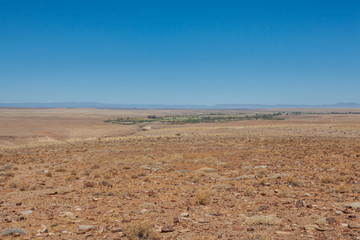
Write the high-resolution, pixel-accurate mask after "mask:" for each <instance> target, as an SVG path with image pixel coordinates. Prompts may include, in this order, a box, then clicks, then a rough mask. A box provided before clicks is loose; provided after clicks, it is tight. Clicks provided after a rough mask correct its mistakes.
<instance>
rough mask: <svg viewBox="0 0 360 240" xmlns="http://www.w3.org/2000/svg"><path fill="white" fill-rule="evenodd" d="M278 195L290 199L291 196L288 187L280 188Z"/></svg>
mask: <svg viewBox="0 0 360 240" xmlns="http://www.w3.org/2000/svg"><path fill="white" fill-rule="evenodd" d="M279 195H280V196H281V197H284V198H290V197H292V196H293V193H292V191H291V189H290V188H289V187H287V186H281V187H280V189H279Z"/></svg>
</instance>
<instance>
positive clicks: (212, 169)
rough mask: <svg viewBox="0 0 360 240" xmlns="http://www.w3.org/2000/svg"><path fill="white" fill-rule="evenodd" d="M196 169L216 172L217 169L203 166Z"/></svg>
mask: <svg viewBox="0 0 360 240" xmlns="http://www.w3.org/2000/svg"><path fill="white" fill-rule="evenodd" d="M196 171H197V172H217V171H219V170H217V169H215V168H209V167H203V168H200V169H198V170H196Z"/></svg>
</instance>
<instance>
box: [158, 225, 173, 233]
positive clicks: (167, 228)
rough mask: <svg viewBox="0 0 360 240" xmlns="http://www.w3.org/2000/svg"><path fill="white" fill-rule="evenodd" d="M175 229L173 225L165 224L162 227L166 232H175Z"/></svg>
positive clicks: (162, 230)
mask: <svg viewBox="0 0 360 240" xmlns="http://www.w3.org/2000/svg"><path fill="white" fill-rule="evenodd" d="M173 231H175V229H174V228H173V227H172V226H163V227H162V228H161V232H163V233H166V232H173Z"/></svg>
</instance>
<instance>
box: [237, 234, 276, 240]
mask: <svg viewBox="0 0 360 240" xmlns="http://www.w3.org/2000/svg"><path fill="white" fill-rule="evenodd" d="M241 240H270V237H269V235H267V234H266V233H253V234H251V235H249V236H247V237H244V238H242V239H241Z"/></svg>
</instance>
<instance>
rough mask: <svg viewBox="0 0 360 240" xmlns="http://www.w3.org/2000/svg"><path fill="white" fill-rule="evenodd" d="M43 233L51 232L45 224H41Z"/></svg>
mask: <svg viewBox="0 0 360 240" xmlns="http://www.w3.org/2000/svg"><path fill="white" fill-rule="evenodd" d="M40 232H41V233H48V232H49V230H48V229H47V227H46V226H45V225H44V224H41V230H40Z"/></svg>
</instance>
